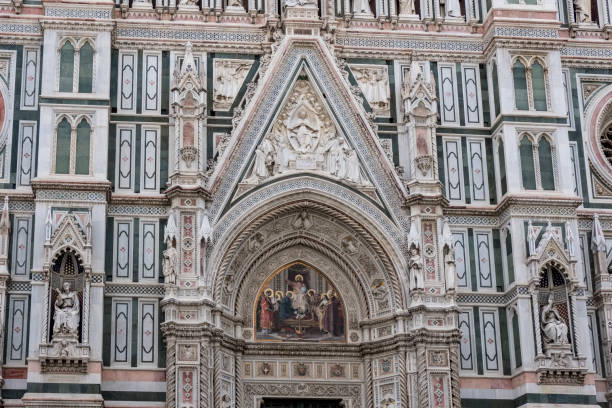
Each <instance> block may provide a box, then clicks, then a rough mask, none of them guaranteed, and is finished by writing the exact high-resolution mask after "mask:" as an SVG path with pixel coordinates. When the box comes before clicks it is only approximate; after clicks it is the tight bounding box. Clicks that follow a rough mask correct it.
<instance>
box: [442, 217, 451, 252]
mask: <svg viewBox="0 0 612 408" xmlns="http://www.w3.org/2000/svg"><path fill="white" fill-rule="evenodd" d="M445 246H448V248H449V249H450V248H453V234H452V232H451V229H450V225H449V224H448V219H445V220H444V224H443V225H442V247H443V248H444V247H445Z"/></svg>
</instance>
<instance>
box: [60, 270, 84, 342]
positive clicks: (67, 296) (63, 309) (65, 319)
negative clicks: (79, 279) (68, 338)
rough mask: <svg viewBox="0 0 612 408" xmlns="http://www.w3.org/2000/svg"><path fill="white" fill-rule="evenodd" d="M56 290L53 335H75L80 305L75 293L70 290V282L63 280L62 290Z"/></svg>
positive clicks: (77, 328) (77, 327)
mask: <svg viewBox="0 0 612 408" xmlns="http://www.w3.org/2000/svg"><path fill="white" fill-rule="evenodd" d="M55 290H56V291H57V298H56V299H55V304H54V309H55V311H54V314H53V335H54V336H55V335H56V334H69V335H74V336H76V335H77V333H78V330H79V321H80V316H81V315H80V305H79V297H78V296H77V293H76V292H75V291H73V290H70V283H69V282H64V284H63V285H62V290H61V291H60V290H59V289H55Z"/></svg>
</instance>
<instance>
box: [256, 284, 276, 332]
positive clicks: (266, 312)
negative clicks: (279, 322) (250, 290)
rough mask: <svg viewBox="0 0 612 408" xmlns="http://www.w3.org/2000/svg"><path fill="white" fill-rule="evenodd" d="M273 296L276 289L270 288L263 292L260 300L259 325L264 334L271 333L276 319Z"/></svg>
mask: <svg viewBox="0 0 612 408" xmlns="http://www.w3.org/2000/svg"><path fill="white" fill-rule="evenodd" d="M273 297H274V291H273V290H272V289H270V288H268V289H266V290H265V291H264V293H262V294H261V300H260V301H259V325H260V326H261V329H262V332H263V334H268V333H270V329H271V328H272V322H273V321H274V308H273V306H272V303H271V299H272V298H273Z"/></svg>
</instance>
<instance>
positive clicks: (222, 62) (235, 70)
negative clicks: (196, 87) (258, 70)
mask: <svg viewBox="0 0 612 408" xmlns="http://www.w3.org/2000/svg"><path fill="white" fill-rule="evenodd" d="M251 65H253V61H252V60H246V59H220V58H216V59H215V62H214V68H213V70H214V79H215V82H214V84H215V87H214V92H213V101H214V102H213V109H214V110H221V111H227V110H230V108H231V106H232V104H233V103H234V99H235V98H236V95H238V91H240V88H241V87H242V84H243V82H244V79H245V78H246V76H247V74H248V73H249V70H250V69H251Z"/></svg>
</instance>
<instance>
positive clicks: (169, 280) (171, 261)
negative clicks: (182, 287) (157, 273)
mask: <svg viewBox="0 0 612 408" xmlns="http://www.w3.org/2000/svg"><path fill="white" fill-rule="evenodd" d="M162 256H163V264H162V270H163V274H164V283H165V284H167V285H176V275H177V273H176V266H177V263H178V252H177V250H176V248H175V247H174V244H173V242H172V239H168V240H167V241H166V250H165V251H164V252H163V254H162Z"/></svg>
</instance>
